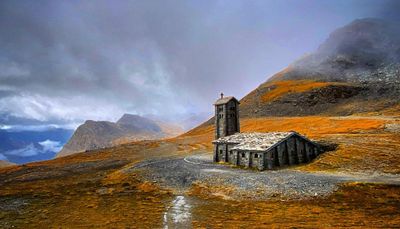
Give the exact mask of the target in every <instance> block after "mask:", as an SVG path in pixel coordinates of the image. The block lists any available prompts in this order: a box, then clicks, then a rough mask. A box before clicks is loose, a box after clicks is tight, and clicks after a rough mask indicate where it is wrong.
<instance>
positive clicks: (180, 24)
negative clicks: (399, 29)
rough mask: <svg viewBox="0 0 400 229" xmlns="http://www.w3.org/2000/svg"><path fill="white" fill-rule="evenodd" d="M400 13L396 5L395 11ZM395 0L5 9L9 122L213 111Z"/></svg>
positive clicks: (0, 110)
mask: <svg viewBox="0 0 400 229" xmlns="http://www.w3.org/2000/svg"><path fill="white" fill-rule="evenodd" d="M393 6H395V7H393ZM398 6H399V4H396V3H395V1H377V0H376V1H364V0H360V1H347V0H346V1H294V0H293V1H1V2H0V48H1V52H0V115H2V116H7V117H13V118H14V119H15V118H21V119H27V120H36V121H39V122H41V123H67V124H68V123H79V122H81V121H82V120H85V119H95V120H110V121H115V120H116V119H117V118H119V117H120V116H121V115H122V114H123V113H137V114H153V115H159V116H166V117H172V116H175V115H177V117H178V116H179V117H182V115H184V114H193V113H204V112H205V113H211V112H212V107H211V104H212V102H213V101H214V99H215V98H216V97H218V94H219V93H220V92H221V91H223V92H224V93H225V94H230V95H235V96H237V97H238V98H240V97H242V96H244V95H245V94H246V93H248V92H249V91H250V90H252V89H254V88H255V87H256V86H257V85H258V84H260V83H262V82H263V81H265V80H266V79H267V78H268V77H269V76H271V75H272V74H273V73H275V72H277V71H279V70H281V69H282V68H284V67H285V66H287V65H288V64H289V63H291V62H292V61H294V60H295V59H297V58H299V57H300V56H302V55H304V54H305V53H307V52H311V51H313V50H314V49H316V48H317V47H318V45H319V44H320V43H321V42H322V41H323V40H324V39H326V38H327V36H328V34H329V33H330V32H331V31H332V30H334V29H335V28H337V27H340V26H343V25H345V24H347V23H349V22H351V21H352V20H354V19H356V18H363V17H379V16H382V15H388V16H390V17H392V18H394V17H397V12H398V11H393V8H396V7H397V8H398Z"/></svg>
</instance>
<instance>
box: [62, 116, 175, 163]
mask: <svg viewBox="0 0 400 229" xmlns="http://www.w3.org/2000/svg"><path fill="white" fill-rule="evenodd" d="M181 133H183V129H182V128H180V127H179V126H177V125H174V124H172V123H167V122H163V121H158V120H153V119H148V118H145V117H141V116H139V115H131V114H124V115H123V116H122V117H121V118H120V119H119V120H118V121H117V122H115V123H114V122H108V121H92V120H87V121H86V122H85V123H84V124H82V125H80V126H79V127H78V128H77V129H76V131H75V132H74V134H73V135H72V137H71V139H70V140H69V141H68V143H67V144H65V145H64V147H63V148H62V150H61V151H60V152H59V153H58V154H57V157H62V156H67V155H70V154H74V153H78V152H83V151H87V150H94V149H100V148H106V147H111V146H113V145H117V144H122V143H126V142H131V141H137V140H150V139H160V138H165V137H173V136H177V135H179V134H181Z"/></svg>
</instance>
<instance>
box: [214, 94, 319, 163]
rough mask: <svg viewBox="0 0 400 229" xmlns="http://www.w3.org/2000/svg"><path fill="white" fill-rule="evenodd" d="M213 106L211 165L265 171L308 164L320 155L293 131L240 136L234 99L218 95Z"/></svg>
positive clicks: (314, 146) (237, 107)
mask: <svg viewBox="0 0 400 229" xmlns="http://www.w3.org/2000/svg"><path fill="white" fill-rule="evenodd" d="M214 105H215V139H216V140H215V141H213V144H214V157H213V160H214V162H226V163H230V164H233V165H236V166H243V167H248V168H256V169H259V170H265V169H273V168H275V167H279V166H287V165H296V164H301V163H307V162H309V161H311V160H312V159H314V158H315V157H317V156H318V155H319V154H320V153H321V150H320V147H319V146H318V145H317V144H316V143H314V142H312V141H311V140H309V139H307V138H306V137H304V136H302V135H300V134H299V133H297V132H294V131H290V132H270V133H240V123H239V101H238V100H237V99H236V98H235V97H232V96H228V97H224V96H223V94H221V98H220V99H218V100H217V101H216V102H215V103H214Z"/></svg>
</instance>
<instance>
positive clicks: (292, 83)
mask: <svg viewBox="0 0 400 229" xmlns="http://www.w3.org/2000/svg"><path fill="white" fill-rule="evenodd" d="M338 84H341V85H342V84H343V83H337V82H316V81H312V80H286V81H275V82H267V83H264V84H262V85H261V86H260V88H259V89H262V88H264V89H267V92H266V93H265V94H263V95H262V97H261V101H262V102H271V101H274V100H276V99H277V98H279V97H281V96H283V95H286V94H288V93H301V92H305V91H310V90H312V89H315V88H322V87H326V86H329V85H338Z"/></svg>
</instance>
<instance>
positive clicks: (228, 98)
mask: <svg viewBox="0 0 400 229" xmlns="http://www.w3.org/2000/svg"><path fill="white" fill-rule="evenodd" d="M232 99H234V100H235V101H236V102H237V103H239V101H238V100H237V99H236V98H235V97H233V96H226V97H222V98H220V99H218V100H217V101H215V103H214V105H222V104H225V103H228V102H229V101H231V100H232Z"/></svg>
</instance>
